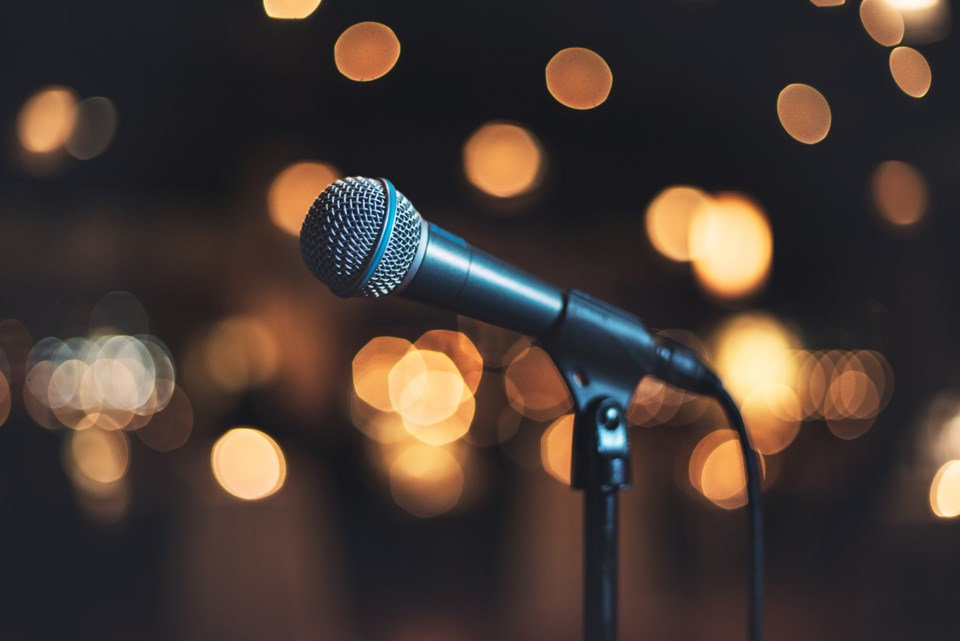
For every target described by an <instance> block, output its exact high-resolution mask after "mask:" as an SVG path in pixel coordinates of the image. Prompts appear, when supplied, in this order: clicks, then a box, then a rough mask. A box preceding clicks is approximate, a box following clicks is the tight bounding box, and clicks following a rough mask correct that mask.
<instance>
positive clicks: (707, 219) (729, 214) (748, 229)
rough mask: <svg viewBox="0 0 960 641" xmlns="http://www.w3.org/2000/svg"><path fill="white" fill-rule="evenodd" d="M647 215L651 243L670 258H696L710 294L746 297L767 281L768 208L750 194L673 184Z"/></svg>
mask: <svg viewBox="0 0 960 641" xmlns="http://www.w3.org/2000/svg"><path fill="white" fill-rule="evenodd" d="M645 221H646V231H647V236H648V238H649V239H650V243H651V244H652V245H653V247H654V248H655V249H656V250H657V251H659V252H660V253H661V254H663V255H664V256H666V257H667V258H669V259H670V260H674V261H678V262H683V261H690V262H692V264H693V272H694V276H695V277H696V278H697V280H698V281H699V283H700V285H701V286H702V287H703V288H704V290H706V291H707V292H708V293H710V294H711V295H713V296H716V297H718V298H727V299H736V298H743V297H746V296H749V295H750V294H753V293H755V292H756V291H758V290H759V289H760V288H761V287H762V286H763V285H764V283H765V282H766V279H767V275H768V274H769V272H770V265H771V262H772V259H773V232H772V230H771V229H770V223H769V221H768V220H767V217H766V215H765V214H764V212H763V211H762V210H761V209H760V207H759V206H758V205H757V204H756V203H755V202H754V201H752V200H751V199H749V198H747V197H746V196H743V195H740V194H735V193H721V194H716V195H713V196H711V195H708V194H706V193H704V192H703V191H701V190H700V189H697V188H696V187H692V186H689V185H675V186H672V187H667V188H666V189H664V190H662V191H661V192H660V193H659V194H657V196H656V197H654V199H653V200H652V201H651V202H650V204H649V205H648V206H647V212H646V218H645Z"/></svg>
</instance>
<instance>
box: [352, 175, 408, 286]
mask: <svg viewBox="0 0 960 641" xmlns="http://www.w3.org/2000/svg"><path fill="white" fill-rule="evenodd" d="M380 182H382V183H383V190H384V191H385V192H386V193H387V213H386V216H384V219H383V228H382V229H381V230H380V237H379V238H378V239H377V246H376V247H375V248H374V250H373V254H372V255H371V256H370V261H369V262H368V263H367V266H366V267H365V268H364V270H363V273H362V274H360V278H358V279H357V282H356V283H354V284H353V286H352V287H350V288H349V289H348V290H347V291H345V292H343V293H341V294H340V296H343V297H349V296H354V295H356V294H357V293H358V292H359V291H360V290H361V289H363V288H364V287H366V285H367V283H368V282H370V279H371V278H372V277H373V273H374V272H375V271H377V267H378V266H379V265H380V260H381V259H383V255H384V254H385V253H386V251H387V244H388V243H389V242H390V237H391V236H392V235H393V226H394V223H395V222H396V220H397V190H396V188H395V187H394V186H393V183H391V182H390V181H389V180H387V179H386V178H381V179H380Z"/></svg>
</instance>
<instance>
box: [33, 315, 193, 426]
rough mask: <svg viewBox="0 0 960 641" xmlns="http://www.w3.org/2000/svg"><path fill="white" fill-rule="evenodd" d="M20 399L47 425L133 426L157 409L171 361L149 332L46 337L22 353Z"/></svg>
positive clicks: (165, 397) (170, 380) (165, 395)
mask: <svg viewBox="0 0 960 641" xmlns="http://www.w3.org/2000/svg"><path fill="white" fill-rule="evenodd" d="M25 382H26V384H25V385H24V402H25V404H26V407H27V411H28V412H29V413H30V415H31V417H32V418H33V419H34V420H35V421H36V422H37V423H38V424H40V425H43V426H44V427H47V428H49V429H56V428H58V427H63V426H66V427H69V428H73V429H76V430H85V429H88V428H91V427H96V428H99V429H104V430H118V429H124V428H126V429H138V428H140V427H142V426H143V425H144V424H146V423H147V422H148V421H149V420H150V417H151V416H152V415H153V414H154V413H156V412H158V411H160V410H162V409H163V408H164V407H165V406H166V405H167V403H168V402H169V400H170V394H171V393H172V388H173V386H174V385H175V373H174V368H173V362H172V360H171V359H170V358H169V355H168V353H167V351H166V348H165V347H164V346H163V344H162V343H160V341H159V340H157V339H156V338H154V337H152V336H146V335H141V336H137V337H134V336H126V335H109V334H108V335H101V336H97V337H96V338H93V339H88V338H81V337H76V338H71V339H69V340H67V341H65V342H64V341H61V340H59V339H56V338H45V339H43V340H42V341H40V342H38V343H37V345H35V346H34V348H33V349H32V350H31V352H30V354H29V355H28V357H27V375H26V381H25Z"/></svg>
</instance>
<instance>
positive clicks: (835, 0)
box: [810, 0, 846, 7]
mask: <svg viewBox="0 0 960 641" xmlns="http://www.w3.org/2000/svg"><path fill="white" fill-rule="evenodd" d="M810 2H812V3H813V4H815V5H817V6H818V7H839V6H842V5H843V4H844V3H845V2H846V0H810Z"/></svg>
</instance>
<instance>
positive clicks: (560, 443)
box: [540, 414, 575, 485]
mask: <svg viewBox="0 0 960 641" xmlns="http://www.w3.org/2000/svg"><path fill="white" fill-rule="evenodd" d="M574 418H575V417H574V415H573V414H564V415H563V416H561V417H560V418H558V419H557V420H555V421H554V422H553V423H551V424H550V427H548V428H547V429H546V430H544V432H543V436H541V437H540V462H541V463H542V464H543V469H544V470H546V472H547V473H548V474H549V475H550V476H552V477H553V478H555V479H557V480H558V481H560V482H561V483H563V484H564V485H570V479H571V472H572V470H571V465H572V460H573V421H574Z"/></svg>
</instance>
